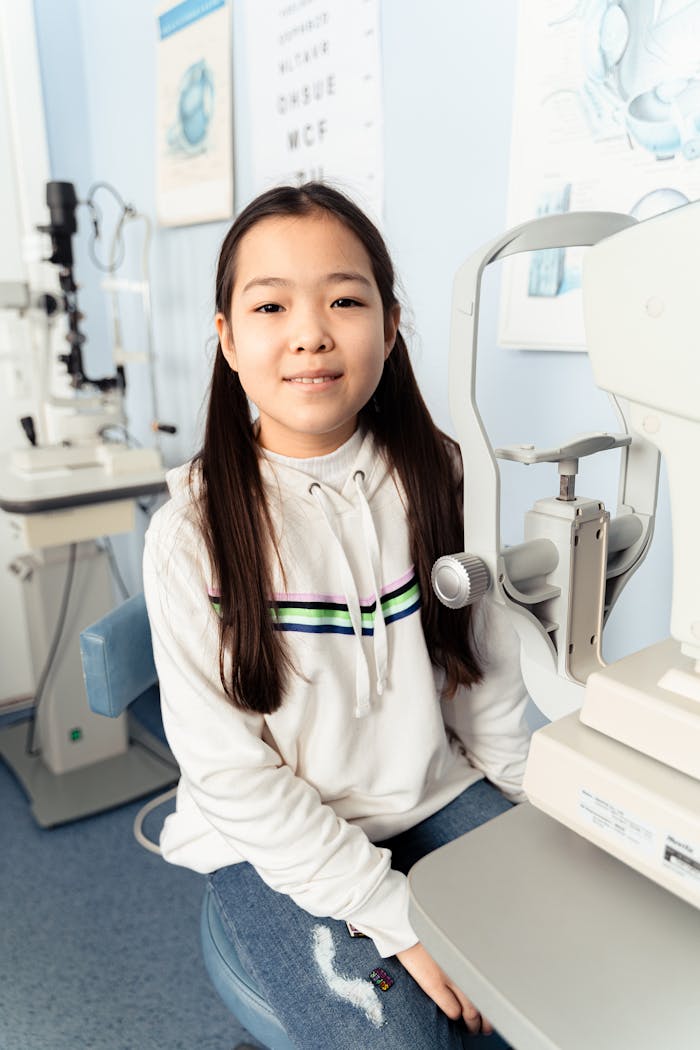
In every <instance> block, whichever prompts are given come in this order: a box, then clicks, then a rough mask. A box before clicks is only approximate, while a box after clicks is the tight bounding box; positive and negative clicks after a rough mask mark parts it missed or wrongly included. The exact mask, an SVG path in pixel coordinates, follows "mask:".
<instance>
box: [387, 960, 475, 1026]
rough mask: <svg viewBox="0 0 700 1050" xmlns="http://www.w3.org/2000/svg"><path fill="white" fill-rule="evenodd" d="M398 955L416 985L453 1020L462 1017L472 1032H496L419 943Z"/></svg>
mask: <svg viewBox="0 0 700 1050" xmlns="http://www.w3.org/2000/svg"><path fill="white" fill-rule="evenodd" d="M396 958H397V959H398V960H399V962H400V963H401V965H402V966H403V967H404V969H406V970H408V972H409V973H410V975H411V977H412V978H413V980H414V981H415V982H416V984H419V985H420V986H421V988H422V989H423V991H424V992H425V993H426V995H429V996H430V998H431V999H432V1000H433V1002H434V1003H436V1004H437V1005H438V1006H439V1007H440V1009H441V1010H442V1011H443V1013H446V1014H447V1016H448V1017H450V1018H451V1019H452V1020H453V1021H456V1020H458V1019H459V1018H460V1017H462V1018H463V1019H464V1023H465V1024H466V1026H467V1028H468V1029H469V1031H470V1032H471V1033H472V1034H475V1033H477V1032H483V1033H484V1034H485V1035H490V1034H491V1032H493V1028H492V1026H491V1024H490V1022H489V1021H487V1020H486V1018H485V1017H482V1016H481V1014H480V1013H479V1011H478V1010H477V1008H476V1007H475V1006H474V1004H473V1003H472V1001H471V1000H470V999H468V998H467V997H466V995H465V994H464V992H462V991H461V990H460V989H459V988H458V987H457V985H456V984H454V983H453V982H452V981H451V980H450V978H449V977H448V976H447V974H446V973H445V972H444V970H441V969H440V967H439V966H438V964H437V963H436V962H435V960H434V959H433V957H432V956H431V955H429V954H428V952H427V951H426V950H425V948H424V947H423V945H422V944H421V943H420V942H418V944H414V945H413V947H412V948H407V949H406V951H403V952H397V953H396Z"/></svg>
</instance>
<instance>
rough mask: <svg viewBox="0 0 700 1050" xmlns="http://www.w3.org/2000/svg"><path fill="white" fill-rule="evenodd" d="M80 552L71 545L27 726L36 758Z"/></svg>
mask: <svg viewBox="0 0 700 1050" xmlns="http://www.w3.org/2000/svg"><path fill="white" fill-rule="evenodd" d="M77 551H78V544H77V543H71V545H70V554H69V556H68V570H67V572H66V581H65V583H64V584H63V595H62V597H61V607H60V610H59V613H58V620H57V621H56V627H55V629H54V633H53V638H52V639H51V645H50V647H49V652H48V656H47V657H46V660H45V661H44V667H43V670H42V672H41V675H40V676H39V684H38V686H37V688H36V692H35V694H34V707H33V709H32V713H31V716H30V719H29V724H28V726H27V739H26V743H25V751H26V753H27V754H28V755H32V756H36V755H40V754H41V748H36V749H35V747H34V737H35V732H36V716H37V714H38V711H39V707H40V705H41V700H42V697H43V695H44V690H45V688H46V682H47V680H48V677H49V673H50V671H51V667H52V665H53V662H54V660H55V658H56V653H57V651H58V647H59V645H60V643H61V636H62V634H63V628H64V627H65V625H66V613H67V612H68V602H69V601H70V593H71V589H72V587H73V576H74V574H75V559H76V554H77Z"/></svg>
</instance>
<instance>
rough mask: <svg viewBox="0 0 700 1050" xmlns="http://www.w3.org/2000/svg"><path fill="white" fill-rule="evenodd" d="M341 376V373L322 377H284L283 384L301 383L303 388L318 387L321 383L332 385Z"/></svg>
mask: <svg viewBox="0 0 700 1050" xmlns="http://www.w3.org/2000/svg"><path fill="white" fill-rule="evenodd" d="M341 376H342V372H328V373H324V374H323V375H298V376H286V377H285V379H284V382H285V383H301V384H303V385H304V386H320V385H322V384H323V383H334V382H335V381H336V379H340V378H341Z"/></svg>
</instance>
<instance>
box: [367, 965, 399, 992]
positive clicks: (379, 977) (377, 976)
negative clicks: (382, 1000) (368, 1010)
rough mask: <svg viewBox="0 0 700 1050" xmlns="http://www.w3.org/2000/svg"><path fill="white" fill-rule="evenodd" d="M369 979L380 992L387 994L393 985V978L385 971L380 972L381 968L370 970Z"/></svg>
mask: <svg viewBox="0 0 700 1050" xmlns="http://www.w3.org/2000/svg"><path fill="white" fill-rule="evenodd" d="M369 979H370V981H371V982H372V984H376V986H377V988H379V990H380V991H382V992H388V991H389V989H390V988H391V986H392V984H393V983H394V978H393V977H390V976H389V974H388V973H387V972H386V970H382V968H381V966H377V967H375V969H374V970H372V972H371V974H370V975H369Z"/></svg>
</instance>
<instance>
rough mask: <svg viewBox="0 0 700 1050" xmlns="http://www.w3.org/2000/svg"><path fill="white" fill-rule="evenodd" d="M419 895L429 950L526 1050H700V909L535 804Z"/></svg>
mask: <svg viewBox="0 0 700 1050" xmlns="http://www.w3.org/2000/svg"><path fill="white" fill-rule="evenodd" d="M409 884H410V889H411V905H410V914H411V920H412V923H413V926H414V929H415V931H416V933H417V934H418V936H419V937H420V939H421V941H423V943H424V944H425V946H426V948H427V949H428V951H429V952H430V953H431V954H432V955H433V956H434V958H435V959H436V960H437V962H438V963H439V964H440V965H441V966H442V967H443V969H444V970H445V971H446V972H447V973H448V974H449V975H450V976H451V977H452V979H453V980H454V981H455V982H456V983H457V984H459V986H460V987H461V988H463V989H464V992H465V993H466V994H467V995H469V996H470V997H471V998H472V999H473V1000H474V1002H475V1004H476V1005H477V1006H478V1007H479V1009H480V1010H481V1011H482V1012H483V1013H484V1014H485V1016H487V1017H488V1018H489V1019H490V1021H491V1022H492V1023H493V1025H494V1026H495V1027H496V1028H497V1030H498V1031H500V1032H501V1034H502V1035H503V1037H504V1039H506V1040H508V1041H509V1042H510V1043H511V1044H512V1045H513V1047H515V1050H700V910H697V909H695V908H693V907H692V906H691V905H690V904H687V903H685V902H684V901H682V900H680V899H679V898H677V897H675V896H673V895H672V894H671V893H668V892H667V891H666V890H664V889H662V888H661V887H659V886H657V885H656V884H655V883H653V882H651V881H649V880H648V879H646V878H645V877H644V876H643V875H640V874H639V873H638V872H636V871H634V870H632V869H631V868H628V867H627V866H626V865H624V864H622V863H621V862H620V861H618V860H616V859H615V858H614V857H611V856H610V855H608V854H607V853H605V852H603V851H602V850H600V849H598V848H597V847H596V846H594V845H593V844H592V843H590V842H588V841H587V840H586V839H584V838H582V837H581V836H579V835H576V834H575V833H574V832H572V831H570V830H569V829H568V828H565V827H564V826H563V825H561V824H559V823H557V822H556V821H554V820H552V819H551V818H550V817H548V816H545V814H543V813H541V812H540V811H539V810H537V809H535V808H534V807H533V806H531V805H529V804H528V803H525V804H523V805H520V806H517V807H515V808H514V809H513V810H511V811H509V812H507V813H505V814H503V816H500V817H497V818H496V819H495V820H492V821H490V822H489V823H487V824H484V825H483V826H482V827H480V828H476V829H475V830H474V831H472V832H469V834H467V835H464V836H463V837H462V838H460V839H457V840H456V841H455V842H452V843H450V844H449V845H447V846H443V847H442V849H439V850H436V851H435V852H434V853H432V854H430V855H429V856H427V857H424V858H423V860H421V861H419V862H418V863H417V864H416V865H415V866H414V868H413V869H412V871H411V873H410V875H409Z"/></svg>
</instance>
